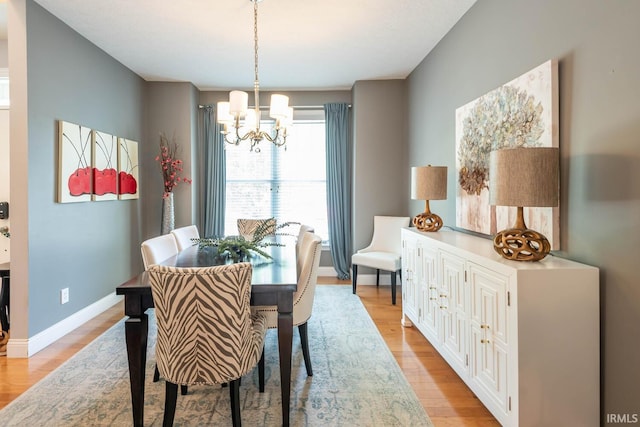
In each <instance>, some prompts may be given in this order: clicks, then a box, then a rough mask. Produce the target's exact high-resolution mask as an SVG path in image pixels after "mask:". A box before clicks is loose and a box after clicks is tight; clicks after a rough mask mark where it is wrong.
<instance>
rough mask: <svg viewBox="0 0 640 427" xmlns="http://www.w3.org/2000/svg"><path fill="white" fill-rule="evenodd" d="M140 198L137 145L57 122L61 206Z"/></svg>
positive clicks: (77, 126) (124, 139) (83, 127)
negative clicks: (63, 204)
mask: <svg viewBox="0 0 640 427" xmlns="http://www.w3.org/2000/svg"><path fill="white" fill-rule="evenodd" d="M137 198H138V143H137V142H136V141H132V140H130V139H127V138H121V137H117V136H115V135H111V134H108V133H106V132H102V131H98V130H93V129H89V128H88V127H85V126H82V125H78V124H75V123H70V122H65V121H62V120H59V121H58V197H57V202H58V203H74V202H88V201H103V200H127V199H137Z"/></svg>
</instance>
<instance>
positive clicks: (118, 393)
mask: <svg viewBox="0 0 640 427" xmlns="http://www.w3.org/2000/svg"><path fill="white" fill-rule="evenodd" d="M148 313H149V314H150V322H149V346H148V356H147V377H146V382H145V387H146V388H145V407H144V423H145V426H161V425H162V415H163V408H164V382H163V381H160V382H157V383H154V382H152V374H153V367H154V366H155V357H154V345H155V339H156V328H155V319H154V318H153V310H149V312H148ZM308 328H309V346H310V353H311V359H312V363H313V373H314V375H313V376H312V377H308V376H307V374H306V370H305V368H304V361H303V358H302V351H301V349H300V339H299V335H298V333H297V330H296V331H294V341H293V357H292V384H291V415H290V417H291V418H290V421H291V425H292V426H350V427H351V426H376V427H379V426H431V425H432V423H431V421H430V420H429V418H428V416H427V414H426V413H425V411H424V409H423V408H422V406H421V405H420V402H419V401H418V399H417V397H416V395H415V393H414V392H413V390H412V389H411V387H410V386H409V384H408V382H407V380H406V378H405V377H404V375H403V373H402V371H401V370H400V367H399V366H398V364H397V363H396V361H395V359H394V358H393V355H392V354H391V352H390V351H389V349H388V347H387V346H386V345H385V343H384V340H383V339H382V337H381V336H380V334H379V332H378V330H377V328H376V326H375V324H374V323H373V321H372V320H371V318H370V317H369V315H368V314H367V312H366V310H365V308H364V306H363V305H362V303H361V302H360V299H359V298H358V297H357V296H356V295H353V294H352V293H351V287H350V286H339V285H335V286H334V285H326V286H318V287H317V289H316V297H315V302H314V309H313V315H312V317H311V319H310V320H309V323H308ZM277 348H278V347H277V332H276V331H275V330H270V331H269V332H268V333H267V338H266V344H265V357H266V390H265V392H264V393H259V392H258V386H257V369H256V370H254V372H253V373H251V374H248V375H247V376H246V377H244V378H243V379H242V386H241V387H240V402H241V417H242V422H243V423H244V425H247V426H279V425H281V424H282V413H281V400H280V371H279V368H278V349H277ZM0 425H3V426H47V427H62V426H64V427H67V426H130V425H132V416H131V400H130V393H129V378H128V370H127V357H126V349H125V340H124V321H123V320H122V321H120V322H118V323H117V324H116V325H114V326H113V327H112V328H110V329H109V330H108V331H106V332H105V333H104V334H102V335H101V336H100V337H98V338H96V340H94V341H93V342H92V343H91V344H89V345H88V346H87V347H85V348H84V349H83V350H81V351H80V352H79V353H77V354H76V355H75V356H74V357H72V358H71V359H69V360H68V361H67V362H65V363H64V364H63V365H62V366H60V367H59V368H58V369H56V370H55V371H53V372H52V373H51V374H49V375H48V376H47V377H46V378H44V379H43V380H41V381H40V382H38V383H37V384H35V385H34V386H33V387H31V388H30V389H29V390H27V391H26V392H25V393H24V394H22V395H21V396H20V397H18V398H17V399H16V400H14V401H13V402H11V403H10V404H9V405H8V406H7V407H5V408H4V409H3V410H1V411H0ZM174 425H175V426H230V425H231V411H230V405H229V392H228V389H227V388H221V387H219V386H193V387H190V388H189V393H188V395H186V396H180V395H179V396H178V405H177V409H176V416H175V423H174Z"/></svg>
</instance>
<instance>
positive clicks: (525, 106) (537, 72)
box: [456, 60, 560, 250]
mask: <svg viewBox="0 0 640 427" xmlns="http://www.w3.org/2000/svg"><path fill="white" fill-rule="evenodd" d="M558 139H559V130H558V63H557V61H556V60H549V61H547V62H545V63H544V64H542V65H540V66H538V67H536V68H534V69H533V70H531V71H529V72H527V73H525V74H523V75H522V76H520V77H518V78H516V79H514V80H512V81H510V82H509V83H506V84H504V85H502V86H501V87H499V88H497V89H495V90H493V91H491V92H489V93H487V94H485V95H483V96H481V97H480V98H478V99H475V100H473V101H471V102H469V103H468V104H466V105H463V106H462V107H460V108H458V109H457V110H456V172H457V185H456V226H457V227H460V228H463V229H467V230H471V231H474V232H478V233H482V234H487V235H494V234H496V233H497V232H498V231H501V230H504V229H507V228H511V227H512V226H513V225H514V223H515V218H516V208H515V207H506V206H491V205H489V187H488V185H489V153H490V152H491V151H493V150H497V149H500V148H507V147H519V146H523V147H558ZM531 185H535V183H531ZM559 212H560V209H559V207H554V208H526V207H525V209H524V216H525V222H526V224H527V226H528V227H529V228H531V229H534V230H536V231H539V232H541V233H542V234H544V235H545V236H546V237H547V239H549V243H550V244H551V249H552V250H557V249H560V232H559V228H560V215H559Z"/></svg>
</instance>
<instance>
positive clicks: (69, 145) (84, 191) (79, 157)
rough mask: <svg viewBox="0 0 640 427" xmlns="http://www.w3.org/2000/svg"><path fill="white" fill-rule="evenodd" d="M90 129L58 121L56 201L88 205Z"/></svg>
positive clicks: (89, 195) (90, 177) (91, 187)
mask: <svg viewBox="0 0 640 427" xmlns="http://www.w3.org/2000/svg"><path fill="white" fill-rule="evenodd" d="M91 141H92V139H91V129H89V128H87V127H84V126H81V125H77V124H74V123H69V122H65V121H59V122H58V202H59V203H72V202H88V201H90V200H91V193H92V191H93V185H92V184H93V183H92V173H91V145H92V144H91Z"/></svg>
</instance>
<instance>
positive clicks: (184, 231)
mask: <svg viewBox="0 0 640 427" xmlns="http://www.w3.org/2000/svg"><path fill="white" fill-rule="evenodd" d="M171 234H172V235H173V237H174V238H175V239H176V244H177V245H178V250H179V251H181V250H183V249H186V248H188V247H189V246H193V245H195V244H196V242H194V241H193V239H199V238H200V233H199V232H198V227H197V226H195V225H187V226H185V227H179V228H176V229H174V230H171Z"/></svg>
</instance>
